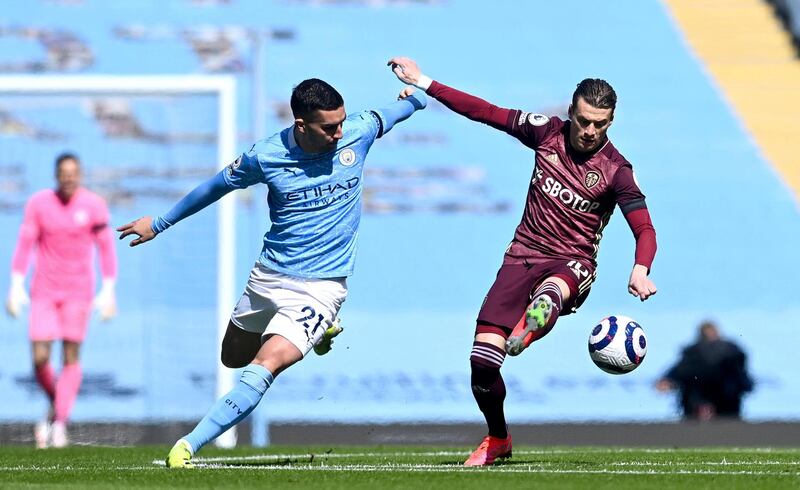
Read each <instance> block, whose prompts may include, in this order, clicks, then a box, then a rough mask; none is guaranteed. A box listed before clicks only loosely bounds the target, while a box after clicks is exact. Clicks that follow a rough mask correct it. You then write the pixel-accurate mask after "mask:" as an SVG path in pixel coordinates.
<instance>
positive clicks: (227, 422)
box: [184, 364, 275, 453]
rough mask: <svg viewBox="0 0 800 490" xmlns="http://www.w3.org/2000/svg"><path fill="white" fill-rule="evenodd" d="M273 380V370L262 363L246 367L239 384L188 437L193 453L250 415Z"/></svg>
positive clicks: (211, 410)
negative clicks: (270, 370)
mask: <svg viewBox="0 0 800 490" xmlns="http://www.w3.org/2000/svg"><path fill="white" fill-rule="evenodd" d="M273 379H275V378H274V376H272V373H271V372H269V370H268V369H267V368H265V367H263V366H261V365H259V364H250V365H249V366H247V367H246V368H244V371H242V377H241V378H239V382H238V383H236V386H234V387H233V389H232V390H231V391H230V392H228V394H226V395H225V396H223V397H222V398H220V399H219V400H217V402H216V403H215V404H214V406H212V407H211V409H210V410H209V411H208V413H206V416H205V417H203V420H201V421H200V423H198V424H197V427H195V428H194V430H193V431H192V432H190V433H189V435H187V436H185V437H184V439H185V440H186V442H188V443H189V445H190V446H192V453H197V451H199V450H200V448H201V447H203V446H205V445H206V444H207V443H208V442H209V441H211V440H213V439H215V438H217V437H218V436H219V435H220V434H222V433H223V432H225V431H226V430H228V429H230V428H231V427H233V426H234V425H236V424H238V423H239V422H241V421H242V420H243V419H244V418H245V417H247V416H248V415H250V412H252V411H253V409H254V408H256V405H258V402H260V401H261V397H263V396H264V393H266V392H267V388H269V387H270V385H271V384H272V380H273Z"/></svg>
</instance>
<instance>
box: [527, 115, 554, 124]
mask: <svg viewBox="0 0 800 490" xmlns="http://www.w3.org/2000/svg"><path fill="white" fill-rule="evenodd" d="M549 120H550V118H549V117H547V116H545V115H544V114H533V113H531V114H528V123H530V124H531V125H533V126H544V125H545V124H547V121H549Z"/></svg>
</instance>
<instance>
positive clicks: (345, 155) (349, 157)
mask: <svg viewBox="0 0 800 490" xmlns="http://www.w3.org/2000/svg"><path fill="white" fill-rule="evenodd" d="M339 163H341V164H342V165H344V166H345V167H350V166H351V165H353V164H354V163H356V152H354V151H353V150H351V149H350V148H345V149H344V150H342V152H341V153H339Z"/></svg>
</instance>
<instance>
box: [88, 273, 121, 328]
mask: <svg viewBox="0 0 800 490" xmlns="http://www.w3.org/2000/svg"><path fill="white" fill-rule="evenodd" d="M114 284H115V283H114V280H113V279H103V285H102V287H101V288H100V291H99V292H98V293H97V296H95V297H94V301H92V306H93V307H94V308H95V309H96V310H97V312H98V313H99V314H100V319H101V320H103V321H104V322H105V321H108V320H111V319H112V318H114V316H115V315H116V314H117V298H116V295H115V294H114Z"/></svg>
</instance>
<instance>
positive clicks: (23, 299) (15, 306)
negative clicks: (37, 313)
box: [6, 274, 31, 318]
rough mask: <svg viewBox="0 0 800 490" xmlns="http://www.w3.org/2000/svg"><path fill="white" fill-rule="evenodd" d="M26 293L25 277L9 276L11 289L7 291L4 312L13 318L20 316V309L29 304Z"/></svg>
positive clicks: (18, 275)
mask: <svg viewBox="0 0 800 490" xmlns="http://www.w3.org/2000/svg"><path fill="white" fill-rule="evenodd" d="M30 301H31V300H30V298H29V297H28V293H27V291H25V276H23V275H20V274H12V275H11V287H10V288H9V289H8V298H7V299H6V312H7V313H8V314H9V315H10V316H11V317H13V318H17V317H19V316H20V314H22V307H23V306H25V305H27V304H28V303H30Z"/></svg>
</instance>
